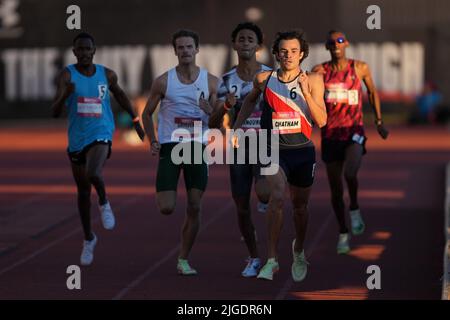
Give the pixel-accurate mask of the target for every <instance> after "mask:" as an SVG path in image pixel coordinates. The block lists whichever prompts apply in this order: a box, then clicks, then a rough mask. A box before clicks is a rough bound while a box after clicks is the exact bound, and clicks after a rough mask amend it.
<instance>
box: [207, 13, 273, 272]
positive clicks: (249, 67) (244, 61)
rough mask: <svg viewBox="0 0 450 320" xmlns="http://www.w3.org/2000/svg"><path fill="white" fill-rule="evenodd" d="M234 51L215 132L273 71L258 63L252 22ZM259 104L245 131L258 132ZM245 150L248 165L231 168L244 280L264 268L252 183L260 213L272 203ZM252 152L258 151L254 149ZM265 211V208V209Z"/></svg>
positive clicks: (243, 27) (240, 31) (234, 36)
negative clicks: (254, 219) (263, 73)
mask: <svg viewBox="0 0 450 320" xmlns="http://www.w3.org/2000/svg"><path fill="white" fill-rule="evenodd" d="M231 41H232V43H233V49H234V50H235V51H236V52H237V54H238V61H239V62H238V65H237V66H236V67H234V68H232V69H231V70H230V71H229V72H227V73H225V74H224V75H223V76H222V82H221V85H220V87H219V91H218V99H219V100H218V103H217V105H216V108H215V111H214V113H213V114H212V115H211V117H210V119H209V125H210V127H212V128H220V126H221V124H222V121H223V117H224V115H225V114H227V113H228V114H230V116H231V117H230V118H231V125H232V124H233V122H234V121H235V120H236V117H237V115H238V113H239V110H240V108H241V105H242V102H243V101H244V99H245V97H246V96H247V94H248V93H249V92H250V91H251V89H252V88H253V86H252V83H253V80H254V78H255V75H256V74H257V73H259V72H261V71H268V70H271V69H270V68H269V67H267V66H265V65H263V64H261V63H259V62H258V61H256V52H257V51H258V50H259V49H260V48H261V45H262V43H263V33H262V31H261V29H260V28H259V27H258V26H257V25H256V24H254V23H252V22H245V23H240V24H238V25H237V26H236V28H235V29H234V30H233V32H232V33H231ZM261 101H262V100H261V98H260V99H259V101H258V107H257V108H256V109H255V111H254V112H253V113H252V115H251V116H250V119H248V120H247V121H246V122H245V123H244V124H243V125H242V129H243V130H252V129H253V130H259V128H260V124H259V122H260V117H261V108H260V105H259V103H260V102H261ZM245 146H246V150H245V152H246V163H245V164H237V163H236V162H237V161H236V160H237V159H236V158H237V157H235V159H234V160H235V161H234V164H230V166H229V168H230V180H231V194H232V196H233V200H234V203H235V205H236V211H237V216H238V224H239V229H240V231H241V235H242V237H243V239H244V240H245V243H246V245H247V249H248V251H249V254H250V257H249V258H248V260H247V265H246V267H245V269H244V271H242V276H244V277H256V276H257V275H258V271H259V269H260V267H261V260H260V258H259V255H258V249H257V246H256V239H255V238H256V234H255V227H254V225H253V222H252V218H251V210H250V194H251V190H252V185H253V180H254V181H255V192H256V195H257V197H258V199H259V201H260V203H261V204H258V206H259V208H260V210H262V207H263V206H264V207H266V205H265V204H267V202H268V201H269V186H268V184H267V181H266V179H264V176H262V175H261V174H260V169H261V168H260V165H259V164H250V163H248V162H249V161H248V158H249V157H248V153H249V152H250V151H249V149H250V148H249V146H248V143H246V144H245ZM253 147H254V148H252V150H253V151H257V149H256V146H253ZM264 209H265V208H264Z"/></svg>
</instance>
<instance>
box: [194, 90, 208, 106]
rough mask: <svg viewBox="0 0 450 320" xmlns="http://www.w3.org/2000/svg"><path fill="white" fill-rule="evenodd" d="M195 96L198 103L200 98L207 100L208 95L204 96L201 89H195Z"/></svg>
mask: <svg viewBox="0 0 450 320" xmlns="http://www.w3.org/2000/svg"><path fill="white" fill-rule="evenodd" d="M195 97H196V98H197V103H198V104H200V98H201V99H205V100H208V97H206V96H205V92H204V91H203V90H195Z"/></svg>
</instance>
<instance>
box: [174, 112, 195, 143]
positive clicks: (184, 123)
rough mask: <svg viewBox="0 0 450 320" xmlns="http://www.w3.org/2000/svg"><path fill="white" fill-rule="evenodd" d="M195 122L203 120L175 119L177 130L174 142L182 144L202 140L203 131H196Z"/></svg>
mask: <svg viewBox="0 0 450 320" xmlns="http://www.w3.org/2000/svg"><path fill="white" fill-rule="evenodd" d="M195 121H202V119H201V118H189V117H175V118H174V122H175V128H176V129H175V131H174V132H173V134H172V140H174V141H177V142H181V141H190V140H193V139H198V138H200V137H201V130H199V132H198V133H197V132H195V131H194V128H195ZM179 129H182V130H179Z"/></svg>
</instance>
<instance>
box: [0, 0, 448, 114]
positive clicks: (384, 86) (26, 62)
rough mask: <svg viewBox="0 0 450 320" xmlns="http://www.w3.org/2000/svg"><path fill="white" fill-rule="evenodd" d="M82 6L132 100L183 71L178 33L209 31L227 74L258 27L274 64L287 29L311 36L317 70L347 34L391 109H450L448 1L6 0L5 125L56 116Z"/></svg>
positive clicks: (210, 45) (1, 65)
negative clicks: (336, 32) (250, 29)
mask: <svg viewBox="0 0 450 320" xmlns="http://www.w3.org/2000/svg"><path fill="white" fill-rule="evenodd" d="M72 4H76V5H78V6H79V7H80V9H81V30H82V31H87V32H89V33H91V34H92V35H93V36H94V37H95V39H96V45H97V53H96V58H95V61H96V62H97V63H102V64H105V65H106V66H108V67H110V68H112V69H113V70H115V71H116V72H117V73H118V75H119V79H120V83H121V85H122V86H123V87H124V88H125V89H126V91H127V93H128V94H129V95H130V96H131V97H132V98H136V99H138V98H139V97H142V96H145V95H146V93H147V92H148V89H149V87H150V85H151V81H152V80H153V79H154V78H155V77H156V76H158V75H159V74H161V73H162V72H164V71H166V70H167V69H168V68H170V67H172V66H174V65H175V64H176V61H177V60H176V57H175V56H174V54H173V49H172V47H171V44H170V39H171V34H172V33H173V32H175V31H176V30H177V29H180V28H189V29H192V30H195V31H197V32H198V33H199V34H200V42H201V46H200V54H199V56H198V59H197V62H198V63H199V64H200V65H201V66H204V67H206V68H208V69H209V70H210V72H211V73H213V74H216V75H220V74H221V73H223V72H224V71H225V70H226V69H228V68H230V67H231V66H232V65H234V64H235V62H236V57H235V55H234V52H233V51H232V50H231V47H230V33H231V31H232V29H233V28H234V27H235V25H236V24H237V23H239V22H242V21H246V20H252V21H254V22H256V23H257V24H259V25H260V26H261V27H262V29H263V31H264V34H265V50H263V51H262V52H261V53H260V55H259V59H260V60H261V61H263V62H265V63H267V64H269V65H273V58H272V55H271V54H270V46H271V43H272V41H273V38H274V35H275V33H276V32H277V31H279V30H284V29H289V28H302V29H303V30H305V31H306V34H307V38H308V40H309V41H310V44H311V49H310V56H309V57H308V58H307V59H306V60H305V61H304V65H303V67H304V68H305V69H308V70H309V69H310V68H312V66H313V65H315V64H316V63H320V62H323V61H325V60H328V59H329V54H328V52H327V51H326V50H325V48H324V44H323V43H324V41H325V38H326V34H327V32H328V31H329V30H330V29H340V30H342V31H344V32H345V33H346V35H347V37H348V39H349V40H350V42H351V47H350V48H349V50H348V56H350V57H354V58H357V59H362V60H364V61H366V62H367V63H368V64H369V66H370V67H371V70H372V73H373V77H374V80H375V82H376V85H377V87H378V89H379V90H380V95H381V97H382V101H383V111H384V112H385V113H386V114H388V115H391V117H392V118H393V119H397V121H410V120H411V117H412V116H413V115H414V113H416V112H417V110H418V104H420V100H418V98H420V97H421V96H422V97H423V96H426V95H427V94H428V93H429V92H435V93H436V94H437V96H436V97H435V98H436V99H435V100H433V101H435V102H436V103H435V105H436V106H435V107H436V108H441V109H442V110H444V112H443V113H442V114H443V115H441V116H440V117H445V115H446V113H445V112H446V111H445V110H448V107H447V106H448V105H449V104H450V72H449V71H450V67H449V66H450V1H447V0H427V1H424V0H390V1H368V0H335V1H332V0H315V1H299V0H284V1H275V0H258V1H256V0H240V1H237V0H236V1H235V0H232V1H225V0H223V1H221V0H189V1H182V0H152V1H144V0H126V1H123V0H108V1H106V0H99V1H87V0H83V1H66V0H40V1H38V0H0V119H17V118H45V117H49V116H50V110H49V105H50V101H51V99H52V97H53V95H54V92H55V85H54V83H55V77H56V76H57V74H58V72H59V71H60V70H61V68H62V67H63V66H64V65H66V64H68V63H73V62H74V60H73V55H72V53H71V43H72V39H73V37H74V36H75V35H76V34H77V33H78V32H79V31H78V30H68V29H67V28H66V19H67V18H68V17H69V14H67V13H66V8H67V7H68V6H69V5H72ZM374 4H375V5H378V6H379V7H380V9H381V30H369V29H368V28H367V27H366V20H367V19H368V18H369V16H370V14H368V13H366V9H367V7H368V6H369V5H374ZM424 101H429V100H424ZM365 108H366V110H368V109H367V105H366V106H365Z"/></svg>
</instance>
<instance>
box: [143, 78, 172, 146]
mask: <svg viewBox="0 0 450 320" xmlns="http://www.w3.org/2000/svg"><path fill="white" fill-rule="evenodd" d="M166 86H167V73H165V74H163V75H162V76H160V77H159V78H157V79H155V81H153V83H152V87H151V89H150V97H149V98H148V100H147V104H146V105H145V108H144V111H143V112H142V121H143V123H144V128H145V132H146V133H147V137H148V140H149V142H150V149H151V151H152V154H156V153H158V152H159V149H160V145H159V142H158V139H157V137H156V133H155V127H154V125H153V117H152V116H153V113H154V112H155V110H156V108H157V107H158V104H159V102H160V101H161V99H162V98H163V97H164V93H165V92H166Z"/></svg>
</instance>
